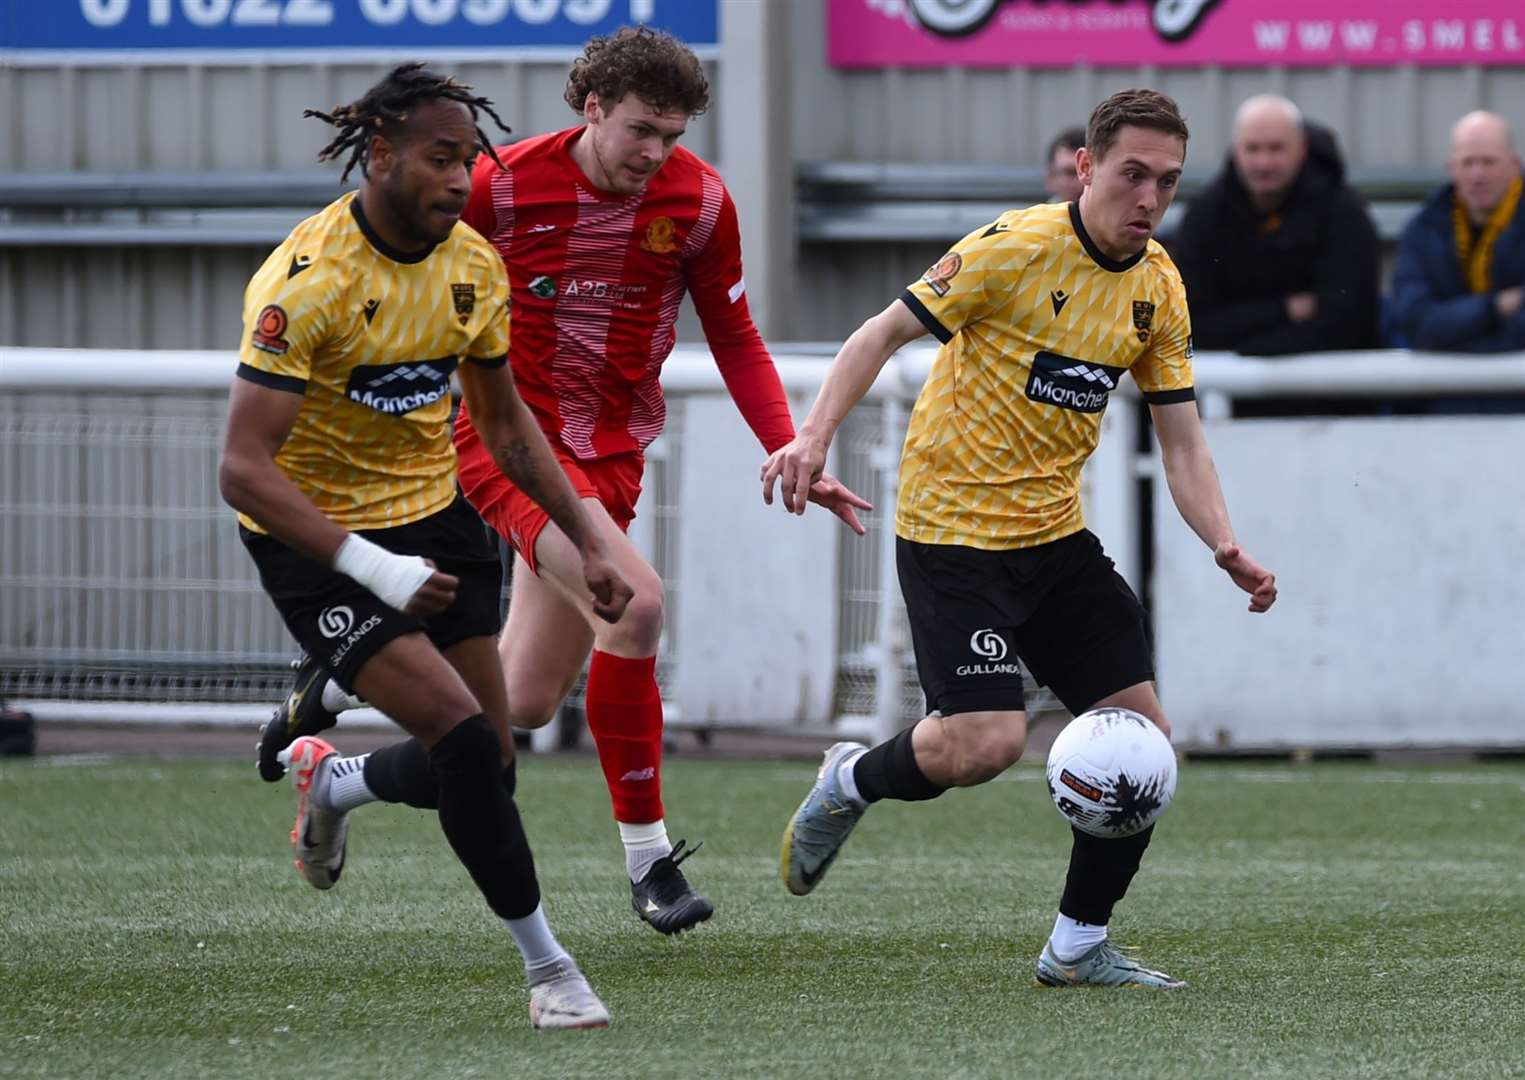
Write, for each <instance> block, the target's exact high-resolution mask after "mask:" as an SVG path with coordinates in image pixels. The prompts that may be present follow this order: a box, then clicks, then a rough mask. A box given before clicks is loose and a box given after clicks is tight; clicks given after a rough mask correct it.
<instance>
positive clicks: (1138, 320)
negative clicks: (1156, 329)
mask: <svg viewBox="0 0 1525 1080" xmlns="http://www.w3.org/2000/svg"><path fill="white" fill-rule="evenodd" d="M1153 326H1154V301H1152V300H1135V301H1133V328H1134V329H1135V330H1137V331H1138V339H1139V340H1140V341H1148V340H1149V331H1150V329H1151V328H1152V327H1153Z"/></svg>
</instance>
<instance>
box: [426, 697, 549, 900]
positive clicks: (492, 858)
mask: <svg viewBox="0 0 1525 1080" xmlns="http://www.w3.org/2000/svg"><path fill="white" fill-rule="evenodd" d="M429 760H430V762H431V763H432V764H433V766H434V772H435V775H437V776H438V777H439V821H440V828H442V829H443V830H444V831H445V838H446V839H447V840H449V841H450V846H451V847H452V848H453V849H454V850H455V854H456V858H458V859H460V860H461V863H462V865H464V866H465V867H466V870H467V871H468V872H469V873H470V874H471V879H472V880H473V881H475V882H476V883H477V888H478V889H480V890H481V891H482V896H483V897H484V898H485V899H486V900H487V906H488V907H490V908H492V910H493V913H494V914H495V915H497V916H498V917H499V918H501V919H522V918H524V917H525V916H527V915H529V914H530V913H531V912H533V911H534V910H535V908H536V907H538V906H539V904H540V885H539V883H538V882H537V881H536V879H535V858H534V856H533V855H532V854H530V845H529V840H528V838H526V837H525V835H524V823H523V822H522V821H521V820H520V819H519V808H518V807H516V806H515V805H514V800H513V799H511V798H509V795H508V792H507V791H505V790H504V789H503V764H502V759H501V757H500V747H499V743H498V736H497V735H496V734H494V733H493V730H492V726H491V725H490V724H488V722H487V717H485V716H483V715H482V714H481V713H478V714H477V715H475V716H472V717H468V718H467V719H465V720H462V721H461V722H460V723H459V724H457V725H456V726H455V728H453V729H452V730H451V731H450V733H449V734H448V735H446V736H445V737H444V738H443V739H441V740H440V741H439V742H437V743H435V744H434V749H433V750H431V751H429Z"/></svg>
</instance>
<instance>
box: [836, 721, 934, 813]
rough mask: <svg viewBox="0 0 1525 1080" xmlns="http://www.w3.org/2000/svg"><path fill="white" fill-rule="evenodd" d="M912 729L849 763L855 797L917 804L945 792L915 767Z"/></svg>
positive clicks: (873, 800)
mask: <svg viewBox="0 0 1525 1080" xmlns="http://www.w3.org/2000/svg"><path fill="white" fill-rule="evenodd" d="M913 730H914V728H906V729H905V730H904V731H902V732H901V733H900V734H899V735H896V736H895V737H894V738H892V739H890V740H888V741H887V742H882V743H880V744H879V745H878V746H876V747H874V748H873V749H872V750H870V751H868V752H867V753H866V754H863V755H861V756H860V757H859V758H858V760H857V761H856V762H854V763H853V783H855V784H857V785H858V794H859V795H862V796H863V801H864V802H870V803H872V802H878V801H879V800H880V799H900V800H901V801H903V802H921V801H923V800H926V799H935V798H937V797H938V796H939V795H941V794H942V793H943V792H945V791H947V790H948V789H947V788H945V787H942V786H940V785H938V784H934V783H933V782H932V781H930V780H928V779H927V776H926V773H924V772H922V771H921V766H920V765H918V764H916V753H915V751H914V750H912V749H911V732H912V731H913Z"/></svg>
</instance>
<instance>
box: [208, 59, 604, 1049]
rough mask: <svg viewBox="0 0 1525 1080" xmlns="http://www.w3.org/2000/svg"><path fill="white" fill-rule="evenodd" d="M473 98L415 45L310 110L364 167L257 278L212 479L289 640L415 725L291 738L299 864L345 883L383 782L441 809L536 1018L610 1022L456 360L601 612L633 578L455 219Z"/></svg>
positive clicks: (511, 472)
mask: <svg viewBox="0 0 1525 1080" xmlns="http://www.w3.org/2000/svg"><path fill="white" fill-rule="evenodd" d="M479 109H481V110H484V111H486V112H488V113H489V115H492V116H493V118H494V119H495V120H496V119H497V116H496V114H495V113H493V112H492V106H491V104H490V103H489V102H488V101H487V100H486V99H485V98H480V97H474V96H472V95H471V93H470V88H469V87H466V86H463V85H461V84H459V83H456V82H455V81H454V80H452V79H449V78H446V77H442V76H439V75H436V74H434V73H432V72H430V71H428V70H427V69H426V68H424V66H423V65H422V64H404V65H402V66H400V67H398V68H396V69H395V70H393V71H392V72H391V73H390V74H389V75H388V76H387V77H386V78H384V79H383V80H382V81H381V82H380V83H378V84H377V85H376V86H374V87H373V88H372V89H371V90H370V91H369V92H368V93H367V94H366V95H365V96H364V97H362V98H361V99H360V100H359V101H356V102H355V103H353V104H351V105H347V106H343V107H341V108H337V109H335V110H334V112H333V114H332V115H325V114H321V113H320V114H316V115H319V116H321V117H322V118H323V119H324V120H326V121H328V122H329V123H331V124H334V125H335V126H336V127H337V128H338V129H339V131H338V134H337V136H336V137H335V138H334V140H333V141H332V142H331V143H330V144H329V145H328V146H327V147H326V148H325V149H324V151H323V153H322V155H320V156H321V157H323V158H331V157H334V156H337V155H339V154H342V153H344V152H345V151H346V150H347V151H349V152H350V157H349V162H348V165H347V166H346V168H345V175H346V176H347V175H348V173H349V170H350V168H351V167H353V166H354V165H356V164H358V165H359V166H360V171H361V175H362V177H363V180H362V182H361V185H360V190H359V193H358V194H356V195H345V196H343V197H341V198H340V199H338V200H337V201H336V202H334V203H333V204H332V205H330V206H329V207H328V208H327V209H326V210H324V211H322V212H321V213H319V214H317V215H315V216H314V217H311V218H309V219H308V220H306V221H304V222H303V223H301V224H300V225H298V226H297V227H296V229H295V230H293V231H292V233H291V235H290V237H288V238H287V240H286V241H285V242H284V243H283V244H281V246H280V247H278V248H276V250H275V252H274V253H273V254H272V255H271V256H270V258H269V259H268V260H267V261H266V262H265V265H264V266H263V267H262V268H261V270H260V271H259V272H258V273H257V274H256V275H255V276H254V278H253V279H252V280H251V282H250V283H249V288H248V290H247V293H246V295H245V304H244V320H245V335H244V344H243V349H242V352H241V355H240V361H241V362H240V364H239V367H238V378H236V379H235V380H234V382H233V390H232V395H231V399H230V404H229V411H228V422H227V432H226V440H225V445H224V448H223V454H222V462H221V469H220V476H219V480H220V484H221V489H222V494H223V497H224V498H225V499H226V500H227V502H228V503H229V504H230V505H231V506H232V507H234V508H235V509H236V510H238V511H239V517H240V521H241V523H242V527H241V529H240V532H241V535H242V538H243V540H244V544H245V546H246V547H247V548H248V550H249V553H250V555H251V556H252V557H253V559H254V561H255V563H256V565H257V566H258V567H259V573H260V580H261V583H262V584H263V585H264V587H265V590H266V592H268V593H269V594H270V597H271V599H272V600H273V601H274V602H275V605H276V607H277V608H278V609H279V610H280V613H281V617H282V618H283V620H284V621H285V623H286V626H287V628H288V629H289V630H290V631H291V633H292V636H293V637H295V638H296V639H297V641H299V642H300V643H301V644H302V646H303V648H304V649H305V650H306V651H307V652H308V653H309V654H310V655H312V656H315V657H318V658H320V659H321V662H322V664H323V666H324V667H325V668H326V669H327V670H328V671H329V672H330V673H331V674H332V676H333V677H334V678H335V679H336V680H337V681H338V682H339V684H340V685H341V686H343V687H344V688H345V689H346V690H352V691H355V692H358V693H359V694H361V695H362V696H363V697H364V698H365V699H366V700H367V701H369V702H371V703H372V704H374V705H375V706H376V707H377V708H379V709H381V710H382V711H383V712H385V713H386V714H387V715H388V716H390V717H392V718H394V719H395V720H396V721H397V722H398V723H399V724H401V725H402V727H403V728H405V729H406V730H407V731H408V733H409V734H410V735H411V736H413V738H411V739H410V740H408V741H407V742H404V743H400V744H398V745H396V746H391V747H386V748H384V749H383V750H381V751H377V752H376V753H374V754H370V755H368V756H366V757H365V758H363V759H350V760H351V761H352V762H354V764H353V766H352V767H351V768H348V769H339V768H336V762H337V760H338V758H337V754H336V753H335V751H334V749H333V747H331V746H329V745H328V744H327V743H326V742H324V741H323V740H322V739H319V738H316V737H312V736H306V737H303V738H300V739H297V740H296V741H295V742H294V743H292V744H291V746H290V747H289V748H288V749H287V750H286V751H284V752H283V755H284V758H285V764H289V765H290V767H291V772H292V774H293V777H294V780H295V784H296V788H297V792H298V809H297V821H296V827H295V828H294V829H293V830H292V833H291V841H292V845H293V847H294V848H295V851H296V854H297V868H298V870H299V871H301V873H302V874H303V876H304V877H306V878H307V880H308V881H309V882H310V883H311V884H313V885H315V886H317V887H318V888H329V887H331V886H332V885H333V884H334V882H335V881H336V880H337V879H338V877H339V873H340V871H341V870H342V869H343V867H344V851H345V838H346V833H347V818H346V814H347V812H348V810H349V809H351V808H353V807H354V806H356V805H359V804H360V803H363V802H368V801H371V800H373V799H375V798H376V797H377V796H378V795H383V794H384V795H385V796H391V797H392V798H393V799H394V801H405V802H409V803H410V804H412V805H415V806H428V807H431V808H434V809H437V810H438V812H439V820H440V826H441V828H442V829H443V831H444V833H445V836H446V838H447V839H448V840H449V842H450V846H451V847H452V848H453V849H454V851H455V853H456V856H457V857H458V858H459V859H460V861H461V863H462V864H464V865H465V867H466V869H467V870H468V871H469V872H470V874H471V877H472V879H473V880H474V881H475V883H476V885H477V887H478V889H480V890H481V892H482V895H483V897H484V898H485V899H486V900H487V904H488V906H489V907H490V908H491V909H492V910H493V912H494V913H495V914H496V915H497V916H498V917H499V918H501V919H502V920H503V922H504V924H505V925H506V927H507V929H508V930H509V932H510V934H511V935H512V936H513V939H514V941H515V943H516V945H517V946H518V948H519V950H520V953H521V955H522V957H523V960H524V965H525V970H526V973H527V977H528V981H529V984H530V1018H531V1021H532V1023H533V1024H534V1025H535V1026H536V1027H542V1028H545V1027H551V1028H569V1027H602V1026H604V1025H607V1024H608V1022H609V1013H608V1010H607V1009H606V1008H605V1006H604V1004H603V1002H601V1001H600V1000H599V999H598V997H597V995H596V994H594V992H593V990H592V989H591V987H589V985H588V982H587V980H586V979H585V978H584V977H583V975H582V974H581V973H580V971H579V970H578V968H577V965H576V964H575V963H574V962H573V960H572V958H571V957H570V956H569V955H568V954H567V952H566V950H565V949H564V948H562V946H561V945H560V943H559V942H558V941H557V940H556V938H555V936H554V935H553V934H552V933H551V930H550V927H549V925H548V924H547V922H546V918H545V913H544V911H543V910H542V907H541V903H540V889H539V885H538V883H537V881H536V877H535V866H534V860H533V857H532V856H531V853H530V848H529V842H528V840H527V839H526V838H525V835H524V827H523V824H522V822H521V820H520V818H519V811H518V809H517V808H516V807H515V805H514V801H513V772H512V743H511V742H509V741H508V738H509V731H508V703H507V701H506V699H505V693H504V678H503V670H502V667H501V665H500V663H499V659H498V650H497V641H496V637H497V633H498V631H499V629H500V628H501V618H500V612H499V596H500V592H501V587H502V576H501V575H502V572H501V568H500V564H499V562H498V556H497V552H496V550H495V549H494V548H493V547H492V546H491V545H490V544H489V543H488V542H487V539H486V533H485V530H484V528H483V525H482V523H481V520H480V519H479V518H478V517H477V515H476V513H475V511H473V510H472V509H471V507H470V506H469V505H468V504H467V503H466V501H465V499H464V498H463V497H462V496H461V494H460V493H459V492H458V491H457V489H456V486H455V449H454V446H453V445H452V443H451V439H450V426H449V417H450V394H449V381H448V380H449V377H450V374H451V373H452V372H453V371H457V370H458V371H459V374H460V379H461V386H462V388H463V390H464V391H465V394H466V397H467V399H468V401H469V402H470V406H471V413H472V417H473V419H474V420H475V422H476V425H477V429H478V430H479V431H480V432H481V433H482V439H483V442H484V443H485V444H486V445H487V446H489V447H491V448H492V451H493V454H494V456H495V458H496V460H497V462H498V464H499V466H500V467H501V468H502V469H503V471H504V472H505V473H506V474H507V475H508V476H509V477H510V479H512V481H513V482H514V484H515V485H517V486H518V487H519V488H520V489H521V490H523V491H525V492H527V493H529V494H530V495H531V497H532V498H533V499H534V500H535V501H536V502H538V503H539V504H540V505H541V506H542V507H544V508H545V510H546V511H547V513H549V514H550V516H551V518H552V519H553V520H554V521H555V522H556V524H557V526H558V527H560V528H561V530H562V531H563V532H564V533H565V534H566V535H567V536H568V537H570V538H572V540H573V542H574V543H575V544H576V545H577V548H578V550H579V552H580V553H581V556H582V566H583V575H584V578H585V581H586V584H587V588H588V591H589V593H590V594H591V596H592V602H593V606H594V608H595V609H596V610H598V611H599V612H600V614H601V615H603V617H605V618H607V619H609V620H610V621H611V622H612V621H614V620H615V619H617V618H618V617H619V615H620V613H621V612H622V611H623V610H624V608H625V606H626V604H628V603H629V601H630V597H631V593H630V589H629V588H628V586H627V585H626V584H625V582H624V581H623V580H622V579H621V577H620V575H619V573H618V572H617V571H616V570H615V568H614V566H613V563H612V562H611V560H610V556H609V552H608V550H607V548H606V546H605V544H604V541H603V540H602V539H601V536H600V534H599V532H598V530H596V529H594V528H593V527H592V524H591V522H590V521H589V519H588V517H587V514H586V512H585V511H584V510H583V508H582V504H581V502H580V500H579V499H578V498H577V496H576V494H575V493H574V492H573V491H572V488H571V485H570V484H569V483H568V482H567V479H566V477H565V475H564V474H563V473H562V470H561V468H560V467H559V466H558V465H557V463H556V459H555V458H554V457H553V456H552V455H551V451H550V448H549V447H548V446H547V444H546V441H545V437H544V436H543V435H542V434H541V432H540V427H539V425H538V424H536V423H535V421H534V419H533V418H532V416H531V415H530V413H529V410H528V409H527V408H526V407H525V405H524V403H523V401H522V400H521V399H520V397H519V395H518V393H517V391H516V390H515V389H514V383H513V377H512V375H511V374H510V372H509V369H508V367H507V364H506V360H507V353H508V342H509V337H508V335H509V311H508V296H509V291H508V279H507V274H506V271H505V270H504V268H503V264H502V262H501V260H499V258H498V256H497V254H496V252H494V251H493V249H492V248H491V247H490V246H489V245H488V244H487V242H486V241H485V240H483V239H482V238H481V237H480V236H478V235H477V234H476V233H475V232H473V231H472V230H471V229H469V228H467V227H465V226H463V225H459V224H458V219H459V217H460V214H461V211H462V210H463V209H464V207H465V205H466V197H467V195H468V193H469V191H470V171H471V164H472V160H473V159H474V158H475V157H476V154H477V152H478V150H479V149H480V150H485V151H486V152H488V153H491V152H492V151H491V149H490V143H489V142H488V140H487V137H486V136H485V135H484V134H483V133H482V131H481V129H480V128H479V127H477V124H476V116H477V112H478V110H479ZM500 126H501V121H500ZM458 365H459V366H458ZM420 779H422V781H423V782H420Z"/></svg>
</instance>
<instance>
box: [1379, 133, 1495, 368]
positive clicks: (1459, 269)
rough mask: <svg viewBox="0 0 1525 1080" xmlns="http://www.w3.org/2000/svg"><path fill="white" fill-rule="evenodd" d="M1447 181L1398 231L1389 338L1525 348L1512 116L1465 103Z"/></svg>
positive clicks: (1483, 348) (1411, 344)
mask: <svg viewBox="0 0 1525 1080" xmlns="http://www.w3.org/2000/svg"><path fill="white" fill-rule="evenodd" d="M1447 171H1448V172H1449V173H1450V175H1451V183H1449V184H1447V185H1445V186H1444V187H1442V188H1441V189H1440V190H1439V191H1437V192H1436V193H1435V194H1434V195H1433V196H1432V197H1431V198H1430V200H1429V201H1428V202H1427V203H1425V205H1424V208H1423V209H1422V210H1420V212H1419V213H1418V214H1417V215H1416V216H1415V217H1414V220H1413V221H1411V222H1409V224H1408V227H1407V228H1406V229H1404V230H1403V239H1402V241H1401V242H1400V244H1399V247H1398V262H1397V265H1396V266H1395V268H1394V270H1393V292H1392V296H1391V298H1390V301H1389V307H1388V318H1387V320H1386V321H1387V329H1388V337H1389V340H1391V341H1392V342H1393V343H1394V344H1396V345H1402V346H1406V347H1408V348H1411V349H1428V350H1435V351H1441V352H1506V351H1509V350H1514V349H1525V212H1522V211H1521V205H1520V188H1521V180H1520V155H1519V153H1518V152H1517V151H1516V150H1515V147H1514V139H1513V137H1512V135H1511V134H1510V131H1509V125H1508V124H1506V123H1505V122H1504V120H1503V119H1501V118H1500V117H1498V116H1495V115H1494V114H1493V113H1489V112H1471V113H1468V114H1467V115H1466V116H1464V117H1462V118H1461V119H1460V120H1458V121H1457V122H1456V126H1455V127H1454V128H1452V129H1451V155H1450V158H1449V160H1448V162H1447Z"/></svg>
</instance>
